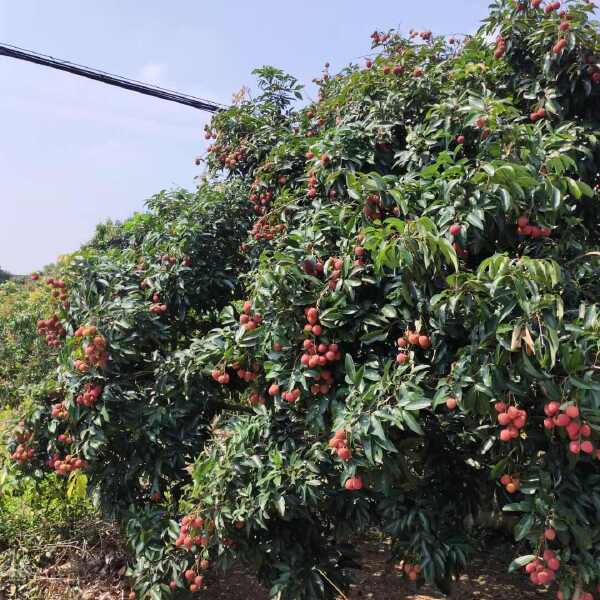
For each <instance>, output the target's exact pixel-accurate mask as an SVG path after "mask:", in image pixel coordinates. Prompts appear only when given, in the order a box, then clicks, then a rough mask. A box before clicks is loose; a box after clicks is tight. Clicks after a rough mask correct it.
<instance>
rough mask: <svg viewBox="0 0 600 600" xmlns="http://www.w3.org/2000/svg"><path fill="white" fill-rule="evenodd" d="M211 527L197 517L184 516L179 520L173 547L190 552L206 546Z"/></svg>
mask: <svg viewBox="0 0 600 600" xmlns="http://www.w3.org/2000/svg"><path fill="white" fill-rule="evenodd" d="M211 527H212V524H211V523H210V522H209V521H207V520H206V519H203V518H201V517H199V516H197V515H186V516H185V517H183V519H182V520H181V524H180V526H179V535H178V536H177V539H176V540H175V546H177V547H178V548H179V547H184V548H186V549H187V550H188V551H191V550H192V548H193V547H194V546H196V547H201V546H206V545H208V533H209V530H210V529H211ZM186 579H187V577H186Z"/></svg>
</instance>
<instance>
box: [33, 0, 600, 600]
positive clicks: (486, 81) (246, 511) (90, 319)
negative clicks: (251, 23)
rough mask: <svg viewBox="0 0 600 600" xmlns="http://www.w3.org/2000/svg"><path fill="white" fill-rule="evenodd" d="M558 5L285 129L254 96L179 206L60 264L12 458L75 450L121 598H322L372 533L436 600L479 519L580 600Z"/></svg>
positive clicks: (592, 212) (374, 69) (582, 215)
mask: <svg viewBox="0 0 600 600" xmlns="http://www.w3.org/2000/svg"><path fill="white" fill-rule="evenodd" d="M558 4H559V3H552V4H547V5H545V7H541V6H540V2H538V1H537V0H535V2H531V3H523V2H514V1H513V0H502V1H498V2H495V3H493V4H492V6H491V8H490V11H491V12H490V16H489V17H488V18H487V19H486V20H485V21H484V23H483V25H482V27H481V29H480V30H479V31H478V32H477V34H476V35H474V36H472V37H468V38H465V39H461V40H457V39H456V38H453V39H450V40H446V39H444V38H438V37H435V36H433V35H432V34H431V32H420V33H414V32H413V33H411V34H410V37H403V36H401V35H400V34H398V33H397V32H394V31H390V32H387V33H382V32H381V33H380V32H375V33H374V34H373V37H372V39H373V48H374V49H376V50H377V56H376V57H375V58H373V59H369V60H368V61H367V62H366V64H365V65H364V67H362V66H358V65H351V66H350V67H348V68H347V69H345V70H344V71H343V72H342V73H340V74H339V75H338V76H330V74H329V72H328V69H327V67H326V69H325V71H324V73H323V76H322V77H321V78H320V79H318V80H317V83H318V84H319V99H318V101H317V102H315V103H313V104H311V105H310V106H308V107H305V108H302V109H296V108H295V107H294V105H293V103H292V101H293V100H294V98H296V97H297V96H298V95H299V94H300V90H301V88H300V86H299V84H298V83H297V81H296V80H295V79H294V78H293V77H290V76H289V75H286V74H284V73H281V72H280V71H278V70H276V69H273V68H271V67H265V68H263V69H260V70H258V71H257V75H258V76H259V86H260V88H261V94H260V95H259V96H258V97H257V98H255V99H253V100H252V99H242V100H241V101H240V102H239V103H238V104H237V105H236V106H234V107H232V108H231V109H229V110H227V111H224V112H222V113H220V114H218V115H217V116H215V118H214V119H213V121H212V123H211V126H210V127H208V128H207V132H206V137H207V138H211V139H214V140H215V141H214V143H213V144H212V145H211V146H210V147H209V152H208V156H207V159H206V160H207V164H208V176H207V178H206V180H205V182H204V183H202V185H201V186H200V188H199V190H198V192H197V193H195V194H187V193H184V192H174V193H172V194H166V193H162V194H160V195H158V196H157V197H156V198H154V199H153V200H152V201H151V202H150V204H149V208H150V212H149V213H148V214H147V215H143V216H141V215H138V216H137V217H136V218H135V219H134V220H133V221H131V222H129V223H126V224H123V226H121V229H120V230H119V229H118V228H117V230H114V231H113V230H112V229H110V228H108V229H107V230H106V231H102V232H99V236H98V239H97V244H98V246H97V247H94V246H93V245H92V246H90V247H87V248H86V249H85V250H84V251H83V252H82V253H81V255H76V256H74V257H72V259H71V262H70V264H69V265H68V266H65V271H64V278H65V287H66V289H68V300H67V301H66V302H63V304H62V305H61V307H62V308H60V315H61V324H62V325H61V326H62V327H64V329H65V332H66V340H65V343H64V345H63V346H62V349H61V351H60V355H59V363H60V369H59V378H58V389H59V390H60V394H61V396H60V398H61V403H60V405H59V406H58V408H55V409H53V411H52V412H53V414H52V413H50V411H49V407H48V406H47V405H46V406H45V407H44V409H42V410H41V412H40V415H41V416H40V419H41V420H40V422H39V423H40V425H39V426H37V425H36V427H35V433H36V439H40V440H42V442H41V448H40V451H41V453H42V454H44V452H45V453H46V454H49V455H52V453H53V452H54V451H55V447H56V442H55V441H54V440H53V439H49V440H44V437H43V435H42V434H41V432H42V430H43V429H45V430H46V432H49V433H50V435H51V436H54V435H55V434H58V433H59V432H60V433H63V434H66V433H67V432H68V435H69V436H72V439H73V445H72V448H73V450H72V454H73V455H76V456H77V457H79V458H78V459H76V460H75V463H76V462H77V460H80V461H85V462H81V465H80V467H85V468H86V472H87V474H88V476H89V481H90V486H91V487H92V488H93V489H95V490H96V491H97V492H98V493H99V494H100V495H101V497H102V498H103V501H104V507H105V509H106V510H111V511H113V512H114V511H116V512H117V513H119V514H120V516H121V517H122V518H123V519H124V520H125V521H126V522H128V523H129V527H128V531H129V536H130V540H131V541H132V545H133V546H134V547H135V551H136V554H137V556H138V561H137V564H136V565H135V566H134V567H133V569H132V571H131V575H132V578H133V580H134V585H135V587H136V590H137V592H138V593H139V595H140V597H148V598H161V597H168V596H169V595H170V594H171V592H173V594H175V596H179V597H185V595H186V594H187V593H188V592H189V593H194V592H196V591H198V590H199V589H201V588H202V587H203V586H204V585H205V584H206V582H208V581H209V580H210V575H209V576H207V579H206V580H205V574H204V573H203V571H204V570H205V569H206V568H209V567H211V566H213V565H214V564H215V563H216V565H218V566H223V567H226V566H227V565H228V564H229V563H230V562H231V561H232V560H235V559H236V558H241V559H243V560H245V561H247V562H248V563H250V564H252V565H253V566H254V567H255V569H256V572H257V574H258V576H259V577H260V578H261V579H262V580H263V581H264V582H265V583H267V584H268V585H270V587H271V595H272V596H273V597H279V598H281V599H290V600H291V599H306V600H309V599H315V598H333V597H335V595H336V594H338V593H339V591H340V590H342V591H343V590H344V589H346V587H347V584H348V581H349V570H350V568H351V567H353V566H355V565H354V563H353V558H354V557H353V553H352V548H351V547H350V546H349V545H348V544H347V543H346V541H347V540H348V539H349V535H350V534H352V533H356V532H361V531H363V530H364V529H366V528H367V527H377V528H379V529H380V530H382V531H384V532H386V533H387V534H389V535H390V536H391V537H392V541H393V544H392V558H393V559H394V560H397V561H402V563H403V567H405V568H404V571H405V573H406V575H407V576H408V577H409V578H411V579H414V580H417V581H418V582H419V583H421V582H429V583H435V584H436V585H438V586H439V587H440V588H441V589H443V590H448V589H449V588H450V586H451V580H452V578H453V577H454V576H455V575H456V574H457V573H459V572H460V571H461V570H462V569H463V568H464V567H465V565H466V564H467V562H468V555H469V550H470V544H469V542H470V539H469V527H468V523H469V522H472V521H473V520H474V519H475V518H476V516H477V514H478V513H479V512H480V511H482V510H484V511H488V510H489V509H490V507H494V506H499V507H501V508H502V509H503V510H504V511H505V512H510V513H516V514H517V515H518V516H519V520H518V523H517V526H516V528H515V536H516V539H517V541H519V542H522V543H525V544H527V545H528V546H529V548H530V549H531V554H526V555H523V556H520V557H518V558H517V559H516V560H515V562H514V563H513V568H518V567H523V568H524V569H525V570H526V571H527V573H528V574H529V576H530V578H531V581H532V582H533V583H534V584H536V585H549V584H552V585H555V582H556V583H557V584H558V586H559V591H558V592H557V597H558V598H563V599H567V600H570V599H572V598H574V599H575V600H580V599H582V598H583V599H588V600H589V598H591V597H592V595H591V594H593V593H595V592H594V590H595V589H596V586H598V584H599V583H600V570H599V567H598V565H599V564H600V556H599V555H598V548H600V544H599V541H600V500H599V498H600V471H599V464H600V462H599V460H598V459H599V457H600V453H599V446H600V439H599V435H598V432H599V431H600V397H599V396H598V393H599V390H600V382H599V379H598V373H597V368H596V357H597V356H598V350H599V342H600V337H599V331H600V326H599V320H598V312H597V307H596V304H595V302H596V298H597V296H598V291H599V290H598V283H597V282H598V274H599V273H598V250H597V248H598V241H599V230H598V209H597V202H598V199H599V189H600V188H599V183H600V182H599V179H598V164H599V162H600V149H599V145H598V136H599V134H600V131H599V121H600V81H599V80H600V65H599V64H598V60H599V59H598V56H599V55H600V36H599V33H598V26H597V24H596V23H595V22H593V21H591V20H590V15H591V12H592V10H593V9H592V7H591V6H590V5H589V4H588V3H586V2H579V1H574V2H568V3H567V4H566V7H565V8H564V10H563V11H562V12H559V11H558V8H559V6H558ZM248 228H250V235H249V236H247V235H246V230H247V229H248ZM51 283H52V282H51ZM54 285H56V282H54ZM59 295H60V294H59ZM63 300H64V299H63ZM53 326H58V325H56V324H54V325H53ZM45 423H48V425H47V426H46V425H45ZM44 435H46V436H47V433H46V434H44ZM71 458H73V457H71ZM194 459H196V460H195V464H194V466H193V468H192V469H191V470H192V477H191V478H190V473H189V471H190V469H189V467H188V465H189V462H191V461H192V460H194ZM52 464H53V465H54V467H55V468H56V466H57V465H58V469H59V470H62V472H64V473H65V474H66V473H68V472H69V471H70V470H72V469H73V468H75V469H77V468H80V467H78V466H77V465H76V464H71V463H69V462H68V461H66V458H65V459H63V458H62V455H61V456H60V457H59V460H58V463H57V462H53V463H52ZM128 507H129V508H128ZM181 511H183V512H185V517H184V518H183V519H182V520H181V521H180V523H179V525H178V524H177V523H176V522H175V520H174V519H175V518H179V517H181V515H182V512H181Z"/></svg>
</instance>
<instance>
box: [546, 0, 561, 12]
mask: <svg viewBox="0 0 600 600" xmlns="http://www.w3.org/2000/svg"><path fill="white" fill-rule="evenodd" d="M559 8H560V2H551V3H550V4H546V6H545V7H544V12H545V13H546V14H547V15H549V14H550V13H551V12H554V11H555V10H558V9H559Z"/></svg>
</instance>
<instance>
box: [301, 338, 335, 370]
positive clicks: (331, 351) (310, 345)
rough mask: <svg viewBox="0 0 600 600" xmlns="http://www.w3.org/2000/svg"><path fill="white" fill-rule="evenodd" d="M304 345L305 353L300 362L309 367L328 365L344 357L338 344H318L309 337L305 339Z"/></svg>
mask: <svg viewBox="0 0 600 600" xmlns="http://www.w3.org/2000/svg"><path fill="white" fill-rule="evenodd" d="M302 346H303V348H304V353H303V354H302V356H301V357H300V362H301V364H302V365H303V366H305V367H308V368H309V369H316V368H317V367H326V366H327V365H328V364H330V363H334V362H337V361H339V360H340V359H341V358H342V353H341V352H340V349H339V346H338V344H324V343H321V344H317V343H316V342H314V341H313V340H309V339H307V340H304V342H303V343H302ZM324 372H325V371H324ZM326 379H329V377H328V376H327V377H326Z"/></svg>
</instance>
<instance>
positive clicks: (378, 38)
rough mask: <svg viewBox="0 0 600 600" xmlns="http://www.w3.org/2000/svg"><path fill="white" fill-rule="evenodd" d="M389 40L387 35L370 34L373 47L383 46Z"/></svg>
mask: <svg viewBox="0 0 600 600" xmlns="http://www.w3.org/2000/svg"><path fill="white" fill-rule="evenodd" d="M389 39H390V36H389V34H388V33H381V32H380V31H374V32H373V33H372V34H371V40H373V46H378V45H379V44H384V43H385V42H387V41H388V40H389Z"/></svg>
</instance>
